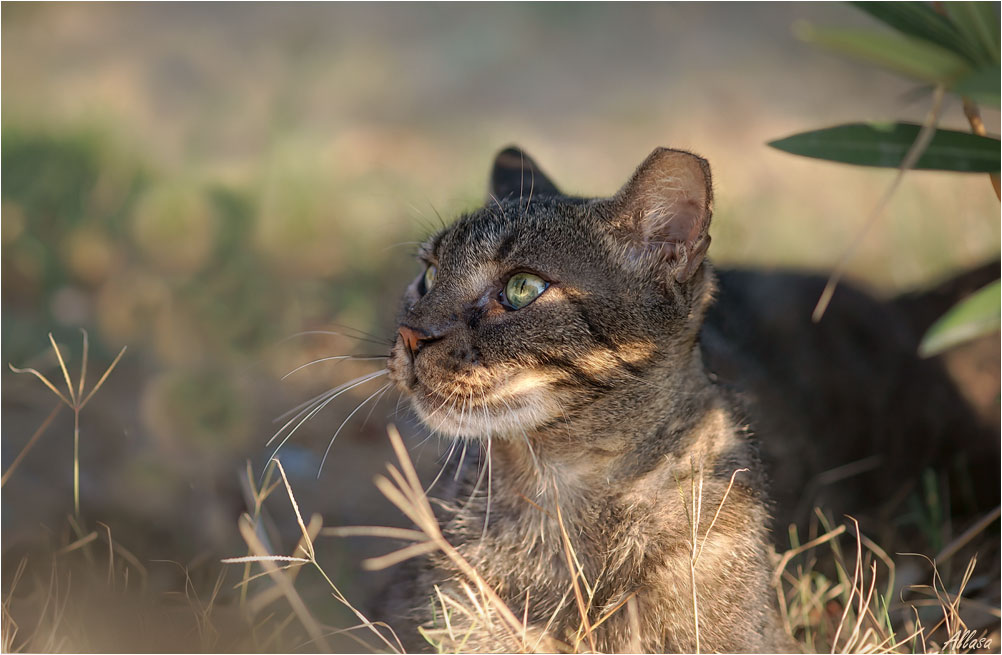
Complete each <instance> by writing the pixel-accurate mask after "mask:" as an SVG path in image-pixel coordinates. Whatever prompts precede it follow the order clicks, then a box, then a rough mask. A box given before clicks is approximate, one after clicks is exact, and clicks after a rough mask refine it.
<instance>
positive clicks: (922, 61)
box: [797, 25, 973, 87]
mask: <svg viewBox="0 0 1002 655" xmlns="http://www.w3.org/2000/svg"><path fill="white" fill-rule="evenodd" d="M797 35H798V36H799V37H800V38H802V39H803V40H805V41H807V42H809V43H814V44H817V45H820V46H822V47H825V48H828V49H829V50H834V51H835V52H840V53H842V54H845V55H849V56H851V57H855V58H856V59H861V60H863V61H866V62H869V63H872V64H876V65H877V66H880V67H882V68H886V69H888V70H891V71H894V72H896V73H901V74H902V75H906V76H908V77H911V78H914V79H917V80H921V81H923V82H932V83H934V84H945V85H946V86H947V87H950V86H952V84H953V81H954V80H956V79H957V78H958V77H961V76H963V75H966V74H968V73H969V72H970V71H971V69H972V68H973V67H972V65H971V63H970V62H969V61H968V60H967V59H965V58H964V57H961V56H960V55H957V54H954V53H953V52H951V51H950V50H947V49H945V48H942V47H940V46H938V45H935V44H933V43H930V42H929V41H924V40H922V39H917V38H914V37H910V36H904V35H899V34H888V33H883V32H871V31H864V30H844V29H818V28H814V27H811V26H807V25H800V26H799V27H798V28H797Z"/></svg>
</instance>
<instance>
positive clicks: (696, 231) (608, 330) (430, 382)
mask: <svg viewBox="0 0 1002 655" xmlns="http://www.w3.org/2000/svg"><path fill="white" fill-rule="evenodd" d="M490 186H491V189H490V197H489V200H488V202H487V203H486V204H485V205H484V207H482V208H480V209H478V210H476V211H474V212H472V213H469V214H465V215H463V216H461V217H460V218H459V219H458V220H457V221H456V222H455V223H453V224H452V225H451V226H449V227H447V228H445V229H443V230H441V231H440V232H439V233H438V234H435V235H434V236H432V237H431V238H430V239H428V241H426V242H425V243H424V244H423V245H422V246H421V249H420V254H419V257H420V260H421V261H422V263H423V264H424V267H425V268H424V269H423V270H422V271H421V273H420V274H419V275H418V277H417V278H416V279H415V280H414V281H413V282H412V283H411V285H410V286H409V287H408V288H407V291H406V293H405V294H404V298H403V304H402V307H401V310H400V314H399V317H398V335H397V340H396V343H395V345H394V347H393V350H392V353H391V356H390V359H389V363H388V368H389V371H390V377H391V379H392V380H393V381H394V382H395V383H396V385H397V386H398V387H399V388H401V389H402V390H403V391H404V392H405V393H406V394H407V395H409V396H410V398H411V401H412V403H413V405H414V408H415V409H416V411H417V414H418V416H419V417H420V418H421V420H422V421H423V422H424V423H425V424H426V425H428V426H429V427H431V428H433V429H435V430H437V431H439V432H441V433H444V434H448V435H453V436H464V437H485V436H489V435H490V436H502V435H509V434H514V435H521V433H522V431H526V432H531V431H535V430H538V429H539V428H541V427H545V426H546V425H548V424H557V423H560V422H567V421H569V420H571V418H572V417H571V416H570V415H573V414H575V413H577V412H578V411H579V410H580V409H581V408H582V407H584V406H586V405H589V404H592V403H594V402H596V401H600V400H601V399H603V398H605V397H609V396H611V395H616V394H622V393H623V389H624V388H625V387H632V385H633V384H635V383H638V381H640V382H645V383H647V384H649V382H646V381H645V380H644V378H645V377H647V376H648V374H649V373H651V372H652V370H653V369H655V368H659V369H664V368H665V367H669V368H670V366H671V363H672V361H673V358H675V359H676V360H678V359H679V358H680V357H683V356H684V355H685V354H687V353H691V352H692V349H693V344H694V342H695V339H696V334H697V332H698V329H699V323H700V322H701V319H702V314H703V311H704V309H705V306H706V304H707V303H708V301H709V296H710V293H711V291H712V274H711V273H710V272H709V271H708V270H707V266H706V264H705V263H704V255H705V253H706V249H707V246H708V245H709V243H710V237H709V235H708V234H707V230H708V227H709V223H710V215H711V188H710V173H709V167H708V165H707V163H706V161H705V160H703V159H701V158H699V157H697V156H695V155H692V154H690V153H687V152H682V151H679V150H669V149H666V148H659V149H657V150H655V151H654V152H653V153H651V155H650V156H649V157H648V158H647V159H646V160H645V161H644V162H643V164H641V165H640V167H639V168H638V169H637V171H636V172H635V173H634V174H633V176H632V177H631V178H630V180H629V181H628V182H627V183H626V185H625V186H623V188H622V189H620V191H619V192H618V193H617V194H616V195H614V196H613V197H611V198H599V199H586V198H580V197H572V196H567V195H564V194H562V193H561V192H560V191H558V190H557V187H556V186H555V185H554V184H553V183H552V182H551V181H550V180H549V179H547V177H546V176H545V175H544V174H543V173H542V171H541V170H540V169H539V167H538V166H537V165H536V164H535V163H534V162H533V161H532V160H531V159H530V158H529V157H528V156H527V155H525V153H523V152H521V151H520V150H518V149H515V148H508V149H506V150H504V151H502V152H501V153H499V154H498V156H497V158H496V159H495V162H494V169H493V172H492V174H491V183H490Z"/></svg>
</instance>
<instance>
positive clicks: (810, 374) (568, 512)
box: [379, 148, 998, 652]
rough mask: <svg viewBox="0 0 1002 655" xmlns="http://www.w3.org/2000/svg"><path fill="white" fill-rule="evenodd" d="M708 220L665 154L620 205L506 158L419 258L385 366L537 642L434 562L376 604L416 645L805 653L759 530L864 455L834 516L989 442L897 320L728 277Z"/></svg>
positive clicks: (778, 278)
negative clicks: (427, 433) (961, 434)
mask: <svg viewBox="0 0 1002 655" xmlns="http://www.w3.org/2000/svg"><path fill="white" fill-rule="evenodd" d="M711 206H712V191H711V181H710V170H709V166H708V165H707V162H706V161H705V160H703V159H702V158H700V157H698V156H696V155H693V154H690V153H688V152H683V151H680V150H672V149H666V148H659V149H657V150H655V151H654V152H653V153H652V154H651V155H650V156H649V157H648V158H647V159H646V160H645V161H644V162H643V163H642V164H641V165H640V167H639V168H638V169H637V170H636V172H635V173H634V174H633V176H632V177H631V178H630V180H629V181H628V182H627V183H626V184H625V185H624V186H623V187H622V189H620V191H619V192H618V193H616V194H615V195H614V196H612V197H611V198H582V197H573V196H568V195H564V194H562V193H561V192H560V191H559V190H558V189H557V187H556V186H555V185H554V184H553V183H552V182H551V181H550V180H549V179H548V178H547V177H546V176H545V175H544V173H543V172H542V171H541V170H540V168H539V167H538V166H537V165H536V163H535V162H533V161H532V159H530V158H529V157H528V156H527V155H526V154H525V153H523V152H521V151H520V150H518V149H515V148H508V149H506V150H504V151H502V152H501V153H499V154H498V156H497V158H496V160H495V162H494V168H493V172H492V174H491V181H490V198H489V200H488V202H487V203H486V204H485V206H483V207H482V208H480V209H478V210H476V211H474V212H472V213H469V214H466V215H463V216H461V217H460V218H459V219H458V220H457V221H456V222H455V223H454V224H453V225H451V226H449V227H446V228H444V229H443V230H441V231H440V232H439V233H438V234H435V235H434V236H433V237H432V238H430V239H429V240H428V241H427V242H426V243H425V244H424V245H423V246H422V247H421V249H420V259H421V261H422V262H423V263H424V266H425V269H424V271H423V272H422V273H421V275H419V276H418V278H417V279H416V280H415V281H414V282H413V283H412V284H411V285H410V287H409V288H408V289H407V291H406V293H405V296H404V299H403V304H402V308H401V312H400V315H399V321H398V324H399V328H398V336H397V339H396V343H395V345H394V346H393V349H392V352H391V355H390V358H389V360H388V365H387V368H388V370H389V375H390V378H391V379H392V380H393V382H394V383H395V384H396V386H397V387H399V388H400V389H401V390H403V392H404V393H405V395H406V396H408V397H409V398H410V401H411V403H412V405H413V407H414V409H415V411H416V414H417V416H418V417H419V418H420V420H421V421H422V422H423V423H424V424H425V425H426V426H428V427H430V428H431V429H433V430H435V431H437V432H438V433H440V434H442V435H446V436H448V437H452V438H453V439H455V440H457V443H460V442H461V443H463V447H462V448H461V450H460V449H458V448H457V449H454V451H455V456H453V457H452V459H451V466H452V467H453V468H452V470H450V471H449V474H448V475H445V476H443V479H444V480H445V481H446V484H447V486H448V487H449V488H445V489H441V488H437V489H436V494H437V495H439V496H441V512H440V523H441V525H442V530H443V533H444V535H445V536H446V538H447V539H448V540H449V542H450V543H451V544H453V545H454V546H455V547H456V549H457V550H458V552H459V553H460V554H461V556H462V557H463V558H464V559H465V560H466V561H467V562H469V563H470V564H471V565H472V566H473V567H474V568H475V569H476V571H477V572H478V574H479V575H480V576H481V577H482V578H483V580H484V581H485V582H486V583H487V584H488V585H489V586H490V587H491V588H492V589H494V590H495V591H496V592H497V594H498V595H499V596H500V598H501V600H503V601H504V603H505V604H506V605H507V606H508V608H510V609H511V610H512V612H514V613H515V615H517V616H518V618H519V619H520V620H522V621H524V623H525V625H526V630H524V631H523V633H522V634H520V635H515V634H512V632H511V630H509V629H506V628H505V625H504V623H503V622H502V621H498V620H492V616H491V612H492V610H491V607H490V606H489V604H487V606H486V607H485V606H483V604H482V603H480V607H479V608H476V607H470V606H471V603H472V604H476V603H473V600H475V598H474V599H471V597H470V596H469V595H468V594H467V592H466V591H465V590H464V589H463V585H464V584H469V583H470V581H469V580H467V578H466V577H465V576H464V575H463V574H462V573H460V572H459V571H458V570H457V569H456V567H455V566H454V564H453V563H452V562H451V561H450V560H449V559H448V558H446V557H445V556H444V555H442V554H441V553H436V554H432V555H430V556H427V557H425V558H422V559H416V560H411V561H409V562H407V563H406V564H404V565H403V566H402V567H401V568H402V570H401V571H400V572H399V575H398V579H397V581H396V582H394V583H393V584H392V585H391V586H390V587H389V588H388V590H387V592H386V593H385V594H384V595H383V597H382V598H381V601H380V602H381V607H380V608H379V613H380V614H381V615H382V617H384V618H385V619H386V620H387V621H388V622H389V623H390V624H391V625H393V626H394V627H395V628H396V629H397V632H398V634H399V635H400V636H401V637H402V638H403V639H404V643H405V645H406V646H408V647H409V648H420V647H427V646H428V643H427V641H426V640H425V639H426V638H428V639H430V640H431V641H432V642H435V643H436V644H437V646H438V647H439V648H444V649H447V650H457V649H458V650H462V651H478V652H488V651H525V650H542V651H555V650H574V649H596V650H598V651H602V652H622V651H637V650H642V651H645V652H692V651H696V650H702V651H718V652H719V651H723V652H728V651H730V652H744V651H750V652H777V651H788V650H792V649H794V644H793V641H792V639H791V637H790V636H789V635H788V634H787V633H786V632H785V630H784V628H783V627H782V624H781V621H780V619H779V613H778V610H777V607H776V594H775V591H774V590H773V588H772V586H771V582H770V580H771V575H772V571H773V564H772V561H771V557H772V555H773V544H772V538H771V536H770V531H769V524H770V521H769V516H770V513H774V512H778V514H779V517H780V520H781V521H782V523H780V525H782V526H784V528H785V525H786V523H787V522H791V521H797V520H799V519H801V518H802V517H803V514H804V513H805V511H808V510H809V509H810V505H808V506H806V508H805V507H800V506H798V502H797V501H798V500H800V499H802V498H804V494H805V490H807V489H808V488H810V487H811V484H812V481H815V480H816V479H817V476H818V474H819V473H820V472H822V471H824V470H826V469H830V468H833V467H836V466H839V465H841V464H847V463H851V462H854V461H855V460H857V459H859V458H864V461H865V462H869V463H868V464H867V465H866V466H868V467H869V468H866V467H864V470H863V471H862V472H859V471H854V472H850V473H851V475H848V476H847V477H849V478H851V482H852V484H851V485H850V487H851V491H854V492H855V495H854V494H853V493H848V492H847V493H842V494H841V495H838V496H837V497H834V496H833V498H832V502H833V503H834V504H835V505H838V503H839V502H841V503H842V505H838V507H839V509H841V510H846V511H851V510H855V509H858V508H859V507H860V506H861V505H862V506H863V507H867V506H869V505H873V504H874V499H875V498H884V497H886V496H888V495H890V494H891V493H892V491H891V490H889V488H888V482H889V481H894V482H900V480H901V479H902V478H901V477H897V478H895V477H894V476H895V475H897V472H896V471H895V469H894V467H895V466H896V465H897V466H899V467H900V468H902V469H906V470H907V471H910V472H914V471H917V470H921V468H920V466H921V463H922V462H924V461H930V460H932V459H934V458H935V457H937V452H938V451H937V448H938V447H939V443H940V442H941V441H942V436H943V435H945V434H951V431H953V432H954V433H955V432H956V431H961V430H962V431H966V432H967V433H970V432H972V431H977V427H976V426H973V425H972V424H971V422H970V420H969V415H970V413H969V412H968V411H966V410H965V409H964V402H963V400H962V399H960V397H959V396H958V394H957V392H956V390H955V389H953V387H952V386H951V383H950V382H949V380H948V379H947V377H946V376H945V375H944V374H943V372H942V370H941V368H942V367H941V366H940V365H939V364H938V363H937V362H930V361H920V360H918V359H917V358H916V357H915V355H914V352H915V346H916V343H917V336H916V334H920V332H918V331H917V330H918V328H917V327H916V326H915V325H913V324H912V323H910V322H909V320H908V316H907V314H906V312H904V311H903V310H902V308H901V307H899V306H897V305H895V304H894V303H878V302H877V301H875V300H873V299H871V298H870V297H869V296H867V295H865V294H862V293H860V292H858V291H855V290H853V289H851V288H847V287H843V288H841V289H840V290H839V291H838V292H837V293H836V294H835V297H834V299H833V301H832V304H831V307H830V309H829V315H830V317H831V318H826V320H825V321H823V322H822V323H821V325H820V326H816V325H812V324H811V323H810V318H809V317H810V310H811V308H812V306H813V303H814V301H815V300H816V299H817V297H818V293H819V292H820V290H821V286H822V284H823V279H819V278H816V277H811V276H800V275H791V274H766V273H748V272H740V271H731V272H722V273H720V274H719V275H718V273H716V272H715V271H714V269H713V267H712V266H711V264H710V263H709V262H708V261H707V259H706V257H705V255H706V252H707V248H708V246H709V244H710V237H709V234H708V229H709V225H710V217H711V213H712V208H711ZM718 296H719V299H718V300H717V301H716V303H715V302H714V301H715V299H716V298H718ZM901 407H908V408H909V409H908V410H907V413H908V415H907V416H901V415H900V414H901V413H900V412H897V413H895V412H896V411H897V410H898V409H900V408H901ZM911 408H918V409H911ZM889 417H896V418H889ZM753 437H754V440H753ZM992 441H995V442H996V445H995V447H994V448H995V450H994V459H991V460H989V461H990V462H992V465H993V466H994V462H997V461H998V451H997V440H986V441H985V443H986V444H991V442H992ZM471 443H472V448H470V449H469V450H470V451H471V452H470V455H469V456H467V446H468V445H470V444H471ZM759 443H760V444H761V454H760V452H759V446H758V445H757V444H759ZM989 449H991V446H989ZM903 450H908V451H909V456H908V457H904V458H902V457H900V454H901V452H902V451H903ZM460 452H461V453H462V455H460ZM875 453H876V455H874V454H875ZM871 455H873V456H875V457H876V460H874V461H873V462H871V461H870V460H867V459H866V458H867V456H871ZM765 470H768V471H769V472H770V473H771V475H770V476H769V477H771V478H773V479H774V480H775V481H776V484H775V488H776V491H777V496H778V497H779V498H780V500H781V502H780V504H779V505H778V507H777V506H774V505H771V504H770V502H769V500H768V494H767V491H766V478H767V475H766V474H765V472H764V471H765ZM867 475H869V477H867ZM881 485H884V486H883V487H882V486H881ZM997 486H998V485H997V483H996V484H995V492H994V493H996V494H997ZM842 491H845V490H844V489H843V490H842ZM817 492H818V490H817V489H812V494H815V495H817ZM854 499H855V500H854ZM854 502H855V503H856V504H853V503H854ZM473 588H474V589H475V587H473ZM443 598H447V599H448V600H443ZM460 607H466V608H467V610H466V611H459V610H457V609H455V608H460ZM449 608H453V610H452V611H450V609H449ZM443 610H444V611H443ZM478 610H479V611H483V612H486V616H485V615H484V614H478ZM446 615H447V616H446ZM493 618H494V619H496V618H497V617H493ZM422 633H423V635H422Z"/></svg>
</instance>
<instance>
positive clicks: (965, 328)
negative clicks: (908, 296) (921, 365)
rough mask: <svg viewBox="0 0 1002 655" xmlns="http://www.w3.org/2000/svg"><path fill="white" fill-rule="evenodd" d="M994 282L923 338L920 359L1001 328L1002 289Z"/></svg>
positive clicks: (980, 290)
mask: <svg viewBox="0 0 1002 655" xmlns="http://www.w3.org/2000/svg"><path fill="white" fill-rule="evenodd" d="M1000 282H1002V281H1000V280H995V281H994V282H991V283H989V284H987V285H986V286H984V287H982V288H981V289H979V290H978V291H975V292H974V293H973V294H971V295H970V296H968V297H967V298H965V299H963V300H961V301H960V302H959V303H957V304H956V305H954V306H953V307H952V308H951V309H950V310H949V311H948V312H946V314H944V315H943V316H941V317H940V318H939V320H937V321H936V322H935V323H933V324H932V326H931V327H930V328H929V329H928V330H927V331H926V333H925V336H923V337H922V343H921V344H920V345H919V355H921V356H922V357H931V356H933V355H936V354H938V353H941V352H943V351H944V350H947V349H948V348H952V347H953V346H956V345H959V344H961V343H963V342H965V341H969V340H970V339H973V338H975V337H979V336H981V335H983V334H988V333H990V332H993V331H995V330H997V329H999V325H1000V324H1002V295H1000V291H1002V285H1000Z"/></svg>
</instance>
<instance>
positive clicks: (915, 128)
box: [769, 123, 1000, 173]
mask: <svg viewBox="0 0 1002 655" xmlns="http://www.w3.org/2000/svg"><path fill="white" fill-rule="evenodd" d="M921 129H922V126H921V125H915V124H913V123H849V124H847V125H839V126H837V127H829V128H826V129H823V130H815V131H811V132H803V133H800V134H794V135H793V136H788V137H786V138H784V139H778V140H776V141H770V142H769V145H770V146H772V147H773V148H777V149H779V150H783V151H785V152H789V153H793V154H795V155H802V156H804V157H814V158H816V159H827V160H829V161H837V162H842V163H845V164H856V165H858V166H881V167H885V168H898V167H900V166H901V161H902V160H903V159H904V157H905V153H907V152H908V149H909V148H910V147H911V145H912V144H913V143H914V142H915V139H916V137H917V136H918V133H919V130H921ZM999 153H1000V144H999V140H998V139H992V138H989V137H983V136H977V135H976V134H969V133H967V132H955V131H953V130H936V133H935V134H934V135H933V137H932V140H931V141H930V143H929V147H928V148H927V149H926V151H925V153H923V155H922V156H921V157H920V158H919V160H918V161H917V162H916V163H915V168H916V169H917V170H939V171H959V172H965V173H993V172H995V171H997V170H999V159H1000V157H999Z"/></svg>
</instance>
